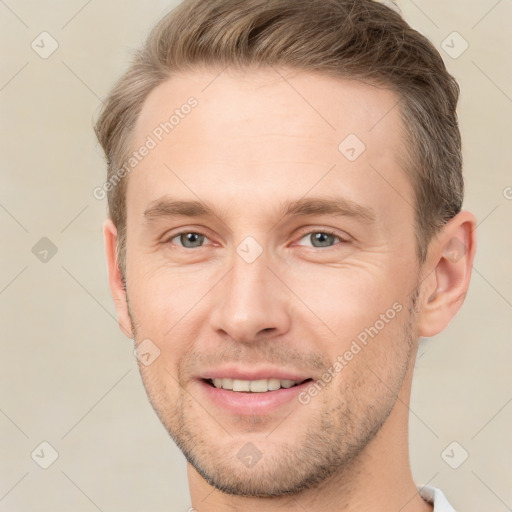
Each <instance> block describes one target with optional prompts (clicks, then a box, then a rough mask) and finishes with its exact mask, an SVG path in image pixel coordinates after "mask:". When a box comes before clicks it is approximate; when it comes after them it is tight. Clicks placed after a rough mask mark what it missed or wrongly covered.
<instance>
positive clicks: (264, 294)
mask: <svg viewBox="0 0 512 512" xmlns="http://www.w3.org/2000/svg"><path fill="white" fill-rule="evenodd" d="M249 244H250V241H249ZM247 248H248V246H247V245H244V243H243V242H242V244H240V246H239V247H238V248H237V251H236V252H234V253H233V257H232V260H231V270H230V272H229V273H228V274H227V275H226V276H225V278H224V279H223V280H222V285H221V286H219V287H216V288H217V291H216V295H215V299H214V302H215V304H214V306H213V308H214V311H213V313H212V327H213V328H214V329H215V330H217V331H219V330H221V331H224V332H225V333H227V334H228V335H229V336H230V337H231V338H233V339H234V340H235V341H239V342H246V343H247V342H251V341H256V339H257V338H258V337H259V336H261V334H260V335H259V336H258V333H261V332H262V331H263V330H265V332H267V333H268V332H269V330H270V329H273V330H274V334H277V333H280V332H284V331H285V330H287V329H288V328H289V312H288V311H287V306H286V304H287V303H288V301H287V300H286V298H285V297H284V295H283V293H284V291H283V290H282V289H281V288H282V285H280V283H279V282H278V280H277V279H276V277H275V276H274V275H273V273H272V272H271V271H270V270H269V269H268V268H267V265H268V264H269V263H270V262H269V258H268V257H267V254H265V252H264V251H262V252H261V253H260V254H259V255H258V256H257V257H255V258H254V252H253V253H252V255H251V256H250V257H249V256H248V254H250V253H251V250H254V248H251V247H250V246H249V250H247ZM244 250H245V252H244ZM253 258H254V259H253Z"/></svg>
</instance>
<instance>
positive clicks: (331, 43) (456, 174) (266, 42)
mask: <svg viewBox="0 0 512 512" xmlns="http://www.w3.org/2000/svg"><path fill="white" fill-rule="evenodd" d="M274 65H276V66H280V67H285V68H289V69H292V70H298V71H305V72H315V73H321V74H325V75H329V76H332V77H338V78H349V79H356V80H361V81H364V82H367V83H371V84H374V85H376V86H383V87H387V88H390V89H391V90H392V91H393V92H394V93H395V94H396V95H397V98H398V100H399V104H398V105H397V106H398V108H399V109H400V114H401V117H402V120H403V123H404V128H405V132H406V136H407V144H405V147H404V154H405V159H404V161H405V162H406V165H405V171H406V172H407V173H408V175H409V177H410V179H411V183H412V185H413V188H414V192H415V201H416V205H415V208H416V213H415V219H416V238H417V255H418V258H419V259H420V261H421V262H423V261H424V260H425V257H426V254H427V248H428V244H429V242H430V240H431V238H432V237H433V236H434V235H435V234H436V233H437V232H438V231H439V229H441V227H442V226H443V224H444V223H445V222H446V221H448V220H449V219H450V218H452V217H453V216H454V215H456V214H457V213H458V212H459V211H460V209H461V206H462V199H463V188H464V187H463V179H462V156H461V140H460V132H459V128H458V123H457V114H456V107H457V101H458V97H459V87H458V84H457V82H456V81H455V79H454V78H453V77H452V76H451V75H450V74H449V73H448V72H447V70H446V67H445V65H444V63H443V60H442V58H441V56H440V55H439V52H438V51H437V50H436V49H435V47H434V46H433V45H432V44H431V43H430V42H429V41H428V40H427V39H426V38H425V37H424V36H422V35H421V34H419V33H418V32H417V31H415V30H413V29H412V28H411V27H410V26H409V25H408V24H407V23H406V22H405V21H404V19H403V18H402V17H401V16H400V15H399V14H398V13H397V12H395V11H394V10H393V9H391V8H389V7H387V6H386V5H383V4H381V3H378V2H376V1H374V0H243V1H240V0H185V1H184V2H183V3H181V4H180V5H179V6H178V7H177V8H176V9H174V10H172V11H171V12H169V13H168V14H167V15H166V16H164V17H163V19H162V20H161V21H160V22H159V23H158V24H157V25H156V26H155V27H154V28H153V30H152V31H151V33H150V35H149V37H148V39H147V41H146V43H145V44H144V46H143V47H142V49H141V50H139V51H138V52H137V54H136V56H135V59H134V61H133V62H132V64H131V66H130V68H129V69H128V70H127V71H126V73H125V74H124V75H123V76H122V77H121V79H120V80H119V81H118V82H117V84H116V85H115V86H114V88H113V90H112V91H111V92H110V94H109V96H108V98H107V99H106V101H105V105H104V108H103V111H102V112H101V115H100V117H99V119H98V121H97V123H96V126H95V130H96V135H97V137H98V140H99V142H100V144H101V145H102V147H103V149H104V151H105V155H106V157H107V165H108V178H111V177H113V176H115V173H116V171H117V170H118V169H120V168H121V167H122V165H123V162H124V161H125V160H126V158H127V155H128V152H129V149H130V136H131V135H132V133H133V129H134V125H135V123H136V121H137V118H138V115H139V113H140V111H141V108H142V105H143V103H144V100H145V99H146V97H147V96H148V94H149V93H150V92H151V91H152V90H153V89H154V88H155V87H156V86H157V85H159V84H161V83H162V82H164V81H166V80H168V79H169V78H171V77H172V76H173V73H176V72H179V71H193V70H194V69H197V68H198V67H199V66H203V67H204V66H206V67H211V66H216V67H230V68H236V69H241V70H246V69H248V68H249V67H251V66H256V67H261V66H274ZM108 206H109V213H110V217H111V219H112V221H113V222H114V224H115V225H116V227H117V230H118V247H117V250H118V259H119V265H120V268H121V271H122V272H123V275H124V270H125V257H126V255H125V241H126V179H122V180H121V181H120V182H119V184H118V186H114V187H112V188H111V189H110V190H109V191H108Z"/></svg>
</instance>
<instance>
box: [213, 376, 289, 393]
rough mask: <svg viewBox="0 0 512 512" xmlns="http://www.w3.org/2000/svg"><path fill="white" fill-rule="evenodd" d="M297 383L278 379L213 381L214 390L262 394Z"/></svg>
mask: <svg viewBox="0 0 512 512" xmlns="http://www.w3.org/2000/svg"><path fill="white" fill-rule="evenodd" d="M295 384H298V381H295V380H287V379H284V380H280V379H260V380H240V379H213V385H214V386H215V387H216V388H222V389H230V390H232V391H252V392H253V393H264V392H265V391H274V390H276V389H279V388H291V387H292V386H294V385H295Z"/></svg>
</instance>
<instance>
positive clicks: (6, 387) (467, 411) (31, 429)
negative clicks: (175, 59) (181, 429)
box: [0, 0, 512, 512]
mask: <svg viewBox="0 0 512 512" xmlns="http://www.w3.org/2000/svg"><path fill="white" fill-rule="evenodd" d="M173 5H175V3H173V2H165V1H162V0H153V1H142V0H131V1H129V2H126V1H121V0H103V1H100V0H89V1H86V0H67V1H66V2H64V1H56V0H52V1H49V0H37V1H35V0H18V1H16V0H5V1H4V0H2V1H0V48H1V50H0V51H1V55H2V57H1V67H0V123H1V124H0V130H1V132H0V134H1V136H0V159H1V161H0V162H1V164H0V165H1V167H0V168H1V175H0V180H1V181H0V230H1V231H0V232H1V242H0V258H1V265H0V315H1V352H0V379H1V387H0V432H1V442H0V450H1V451H0V512H14V511H16V512H27V511H30V512H40V511H52V512H59V511H71V510H72V511H74V512H93V511H95V510H100V511H103V512H108V511H112V512H114V511H122V512H136V511H137V512H141V511H152V512H160V511H162V512H163V511H172V512H174V511H178V512H180V511H183V512H185V511H186V510H187V509H188V507H189V506H190V501H189V495H188V488H187V481H186V474H185V462H184V459H183V457H182V455H181V453H180V452H179V450H178V449H177V448H176V447H175V446H174V444H173V442H172V441H171V440H170V438H169V437H168V435H167V433H166V432H165V430H164V428H163V427H162V426H161V424H160V423H159V421H158V419H157V417H156V415H155V413H154V412H153V410H152V408H151V406H150V405H149V402H148V400H147V397H146V394H145V391H144V389H143V386H142V383H141V379H140V377H139V373H138V370H137V366H136V360H135V358H134V355H133V346H132V342H131V341H130V340H128V339H126V338H125V337H124V336H123V335H122V334H121V332H120V330H119V329H118V325H117V321H116V314H115V310H114V306H113V303H112V300H111V297H110V293H109V290H108V285H107V273H106V266H105V262H104V250H103V240H102V234H101V228H102V222H103V220H104V218H105V216H106V202H105V200H97V199H95V198H94V196H93V193H92V191H93V189H94V188H95V187H97V186H98V185H101V184H102V183H103V182H104V179H105V165H104V161H103V156H102V154H101V150H100V147H99V145H98V144H97V142H96V140H95V137H94V134H93V130H92V124H93V120H94V119H95V118H96V116H97V114H98V108H99V105H100V104H101V99H102V98H104V97H105V96H106V94H107V92H108V91H109V89H110V87H111V86H112V85H113V82H114V80H115V79H116V78H117V77H118V76H119V75H120V74H121V73H122V71H123V70H124V69H125V68H126V66H127V63H128V61H129V58H130V55H131V53H130V52H131V51H132V49H133V48H135V47H137V46H139V45H140V43H141V42H142V41H143V39H144V38H145V36H146V34H147V32H148V30H149V29H150V27H151V26H152V25H153V24H154V23H155V22H156V21H157V19H159V18H160V16H161V14H162V13H163V12H165V11H167V10H168V9H169V8H171V7H172V6H173ZM399 5H400V7H401V10H402V12H403V15H404V17H405V18H406V19H407V20H408V21H409V23H410V24H411V25H412V26H413V27H414V28H416V29H417V30H419V31H420V32H422V33H423V34H425V35H426V36H427V37H429V39H430V40H431V41H432V42H433V43H434V44H435V45H436V47H438V48H439V49H440V52H441V54H442V55H443V58H444V59H445V62H446V64H447V66H448V68H449V70H450V72H451V73H452V74H453V75H454V76H455V77H456V78H457V79H458V81H459V83H460V86H461V90H462V94H461V100H460V105H459V118H460V126H461V131H462V135H463V141H464V158H465V179H466V200H465V208H466V209H469V210H471V211H473V212H474V213H475V215H476V216H477V218H478V222H479V226H478V243H479V247H478V254H477V257H476V261H475V264H474V274H473V278H472V284H471V287H470V291H469V294H468V296H467V299H466V303H465V305H464V306H463V308H462V310H461V311H460V313H459V314H458V316H457V317H456V318H455V320H454V321H453V322H452V323H451V324H450V326H449V327H448V328H447V329H446V331H445V332H443V333H442V334H441V335H439V336H436V337H435V338H432V339H427V340H423V341H422V343H421V345H420V350H419V355H418V360H417V363H416V374H415V380H414V384H413V393H412V401H411V414H410V448H411V463H412V468H413V474H414V478H415V480H416V481H417V482H418V483H429V484H430V485H433V486H436V487H440V488H442V489H443V491H444V492H445V494H446V495H447V497H448V499H449V501H450V502H451V503H452V504H453V505H454V506H455V508H456V509H457V510H458V511H464V512H477V511H482V510H486V511H491V510H492V511H493V512H505V511H507V510H512V440H511V434H510V433H511V431H512V428H511V425H512V379H511V372H510V368H511V363H510V361H511V359H512V343H511V332H512V273H511V254H512V237H511V228H510V220H511V218H512V188H511V187H512V174H511V171H510V169H511V164H512V161H511V151H510V146H511V138H510V132H511V130H510V123H509V120H510V118H511V116H512V84H511V80H510V77H511V60H510V55H511V53H512V38H511V37H510V21H511V20H512V2H511V1H510V0H464V1H463V0H457V1H453V0H451V1H447V0H430V1H427V0H414V1H413V0H400V1H399ZM42 32H46V33H47V34H42V35H41V33H42ZM454 32H456V34H454ZM56 45H58V47H56ZM466 46H467V48H466ZM55 48H56V49H55ZM52 50H54V51H53V53H51V55H48V53H50V52H51V51H52ZM41 443H45V444H41ZM46 443H48V444H46ZM466 457H467V458H466ZM54 459H55V460H54ZM464 459H465V460H464ZM44 465H49V466H48V467H47V468H46V469H44V468H43V467H41V466H44ZM454 466H456V467H454ZM311 512H313V511H311Z"/></svg>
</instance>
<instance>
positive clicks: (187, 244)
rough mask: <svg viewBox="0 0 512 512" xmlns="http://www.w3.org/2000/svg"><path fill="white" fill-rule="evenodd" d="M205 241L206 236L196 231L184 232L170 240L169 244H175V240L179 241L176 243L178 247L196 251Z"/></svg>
mask: <svg viewBox="0 0 512 512" xmlns="http://www.w3.org/2000/svg"><path fill="white" fill-rule="evenodd" d="M205 239H206V236H204V235H202V234H201V233H196V232H194V231H184V232H182V233H178V234H177V235H174V236H173V237H172V238H169V240H168V242H170V243H175V242H174V240H178V241H179V242H178V243H176V245H181V246H182V247H184V248H185V249H195V248H197V247H201V246H202V245H203V242H204V241H205Z"/></svg>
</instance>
